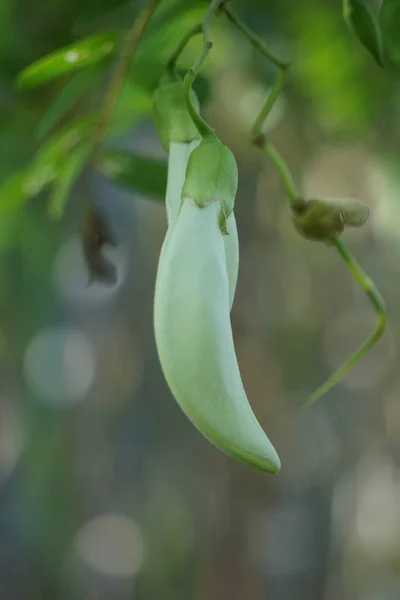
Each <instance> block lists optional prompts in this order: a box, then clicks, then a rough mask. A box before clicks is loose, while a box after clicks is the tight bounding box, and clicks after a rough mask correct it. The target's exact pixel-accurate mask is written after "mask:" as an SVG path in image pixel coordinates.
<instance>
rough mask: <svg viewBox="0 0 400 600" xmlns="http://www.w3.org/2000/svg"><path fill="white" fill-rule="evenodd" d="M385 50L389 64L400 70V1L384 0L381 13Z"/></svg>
mask: <svg viewBox="0 0 400 600" xmlns="http://www.w3.org/2000/svg"><path fill="white" fill-rule="evenodd" d="M380 26H381V31H382V41H383V49H384V52H385V57H386V58H387V61H388V62H389V64H390V65H391V66H393V67H395V68H397V69H400V1H399V0H383V4H382V8H381V13H380Z"/></svg>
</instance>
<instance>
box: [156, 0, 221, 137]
mask: <svg viewBox="0 0 400 600" xmlns="http://www.w3.org/2000/svg"><path fill="white" fill-rule="evenodd" d="M220 5H221V0H211V2H210V6H209V7H208V10H207V12H206V14H205V16H204V19H203V20H202V22H201V23H198V24H197V25H194V26H193V27H192V28H191V29H190V30H189V31H188V32H187V33H186V34H185V35H184V36H183V38H182V40H181V41H180V43H179V44H178V46H177V48H176V50H175V51H174V52H173V54H172V55H171V57H170V59H169V60H168V62H167V69H168V70H169V71H173V72H174V71H175V68H176V63H177V60H178V58H179V57H180V55H181V54H182V52H183V50H184V49H185V48H186V46H187V44H188V43H189V41H190V40H191V39H192V37H194V36H195V35H197V34H199V33H202V34H203V51H202V53H201V55H200V57H199V59H198V60H197V61H196V63H195V64H194V65H193V66H192V67H190V69H189V70H188V72H187V73H186V75H185V79H184V86H185V98H186V104H187V107H188V110H189V113H190V116H191V117H192V119H193V122H194V124H195V125H196V127H197V129H198V130H199V133H200V135H201V136H203V137H204V136H207V135H213V134H214V129H213V128H212V127H210V126H209V125H208V123H206V121H205V120H204V119H203V118H202V117H201V116H200V115H199V114H198V112H197V110H196V108H195V106H194V104H193V101H192V93H191V92H192V85H193V82H194V80H195V79H196V77H197V74H198V72H199V71H200V69H201V67H202V66H203V64H204V62H205V60H206V58H207V56H208V53H209V52H210V50H211V48H212V46H213V42H212V39H211V27H210V24H211V21H212V19H213V17H214V15H215V13H216V12H217V10H218V9H219V8H220Z"/></svg>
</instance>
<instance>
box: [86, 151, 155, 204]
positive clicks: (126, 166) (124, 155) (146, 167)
mask: <svg viewBox="0 0 400 600" xmlns="http://www.w3.org/2000/svg"><path fill="white" fill-rule="evenodd" d="M97 166H98V169H99V171H100V172H101V173H102V174H103V175H105V176H106V177H107V178H108V179H110V180H111V181H113V182H114V183H115V184H117V185H119V186H122V187H124V188H127V189H130V190H133V191H135V192H137V193H139V194H143V195H145V196H148V197H150V198H153V199H155V200H160V201H164V197H165V189H166V186H167V163H166V162H165V160H161V159H157V158H153V157H150V156H141V155H140V154H133V153H130V152H127V151H126V150H119V149H118V150H109V151H107V152H105V153H104V154H103V156H102V157H101V158H100V159H99V161H98V164H97Z"/></svg>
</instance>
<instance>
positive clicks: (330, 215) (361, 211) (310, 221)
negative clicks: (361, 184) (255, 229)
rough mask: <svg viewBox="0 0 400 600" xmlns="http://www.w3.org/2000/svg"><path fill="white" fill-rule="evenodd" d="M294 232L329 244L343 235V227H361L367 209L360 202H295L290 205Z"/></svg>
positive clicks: (365, 217)
mask: <svg viewBox="0 0 400 600" xmlns="http://www.w3.org/2000/svg"><path fill="white" fill-rule="evenodd" d="M292 213H293V214H292V219H293V224H294V226H295V228H296V230H297V231H298V232H299V233H300V235H302V236H303V237H305V238H306V239H308V240H313V241H322V242H329V241H330V239H331V238H332V237H333V236H339V235H340V234H341V233H343V231H344V229H345V227H362V226H363V225H364V224H365V222H366V221H367V219H368V216H369V208H368V206H365V205H364V204H361V202H328V201H327V200H308V201H307V200H297V201H296V202H294V203H293V204H292Z"/></svg>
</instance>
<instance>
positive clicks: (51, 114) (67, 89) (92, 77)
mask: <svg viewBox="0 0 400 600" xmlns="http://www.w3.org/2000/svg"><path fill="white" fill-rule="evenodd" d="M98 76H99V72H98V70H97V69H95V68H93V69H85V70H84V71H80V72H79V73H76V74H75V75H73V77H72V78H71V79H70V80H69V81H68V83H66V84H65V86H64V87H63V89H62V90H61V92H60V94H59V95H58V96H57V98H56V99H55V100H54V102H53V104H51V105H50V107H49V109H48V111H47V112H46V113H45V114H44V116H43V118H42V119H41V120H40V122H39V125H38V128H37V134H38V138H39V140H42V139H43V138H44V137H46V136H47V135H48V133H49V132H50V131H51V130H52V129H53V127H54V126H55V125H56V124H57V122H58V121H59V120H60V119H61V118H62V117H63V116H64V114H65V113H66V112H67V111H68V110H69V109H70V108H71V107H73V106H74V104H75V103H76V102H77V101H78V100H79V98H81V97H82V96H83V95H84V94H85V93H86V92H88V91H89V90H90V89H91V88H93V86H95V83H96V80H97V78H98Z"/></svg>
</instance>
